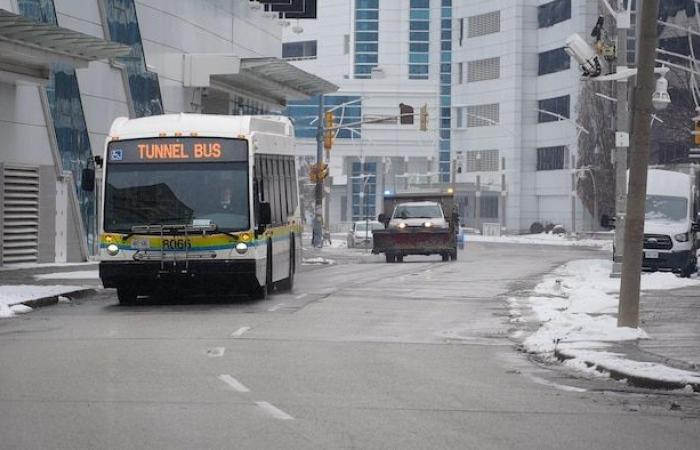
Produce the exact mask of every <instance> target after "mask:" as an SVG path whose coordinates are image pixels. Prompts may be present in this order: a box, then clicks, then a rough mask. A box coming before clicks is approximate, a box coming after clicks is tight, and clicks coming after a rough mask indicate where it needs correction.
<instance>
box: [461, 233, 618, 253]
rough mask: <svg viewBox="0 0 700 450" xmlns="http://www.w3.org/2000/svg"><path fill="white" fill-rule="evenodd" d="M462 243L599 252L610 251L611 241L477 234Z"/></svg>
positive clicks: (543, 234) (555, 236)
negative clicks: (588, 249) (557, 247)
mask: <svg viewBox="0 0 700 450" xmlns="http://www.w3.org/2000/svg"><path fill="white" fill-rule="evenodd" d="M464 242H466V243H469V242H499V243H504V244H530V245H533V244H536V245H559V246H571V247H595V248H600V249H601V250H609V251H612V244H613V243H612V240H602V239H576V238H574V237H569V236H566V235H563V234H552V233H539V234H523V235H504V236H482V235H478V234H465V235H464Z"/></svg>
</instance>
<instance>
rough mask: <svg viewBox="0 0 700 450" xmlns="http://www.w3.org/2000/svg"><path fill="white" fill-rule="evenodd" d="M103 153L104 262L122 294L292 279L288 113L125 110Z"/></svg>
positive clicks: (295, 229) (276, 286)
mask: <svg viewBox="0 0 700 450" xmlns="http://www.w3.org/2000/svg"><path fill="white" fill-rule="evenodd" d="M104 164H105V166H104V176H103V181H102V208H101V217H100V221H99V222H100V246H99V247H100V250H99V259H100V264H99V273H100V278H101V280H102V283H103V284H104V287H105V288H116V290H117V297H118V299H119V302H120V303H122V304H132V303H134V302H135V301H137V299H138V297H139V296H140V295H153V294H155V293H167V292H173V291H178V292H181V291H191V292H210V291H217V292H221V293H233V292H237V293H245V294H248V295H250V296H251V297H253V298H256V299H262V298H265V297H266V296H267V295H268V294H269V293H270V292H272V291H273V290H289V289H291V288H292V286H293V283H294V273H295V271H296V268H297V267H298V266H299V262H300V261H301V231H302V229H301V214H300V205H299V193H298V184H297V176H296V174H297V171H296V167H295V158H294V129H293V126H292V123H291V121H290V120H289V119H288V118H286V117H282V116H217V115H209V114H207V115H200V114H172V115H162V116H152V117H146V118H141V119H132V120H130V119H127V118H118V119H116V120H115V121H114V123H113V125H112V128H111V130H110V134H109V137H108V138H107V140H106V145H105V154H104Z"/></svg>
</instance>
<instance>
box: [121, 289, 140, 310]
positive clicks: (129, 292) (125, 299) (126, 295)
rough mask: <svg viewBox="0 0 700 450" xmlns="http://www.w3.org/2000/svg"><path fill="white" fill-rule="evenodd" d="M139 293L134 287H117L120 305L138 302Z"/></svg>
mask: <svg viewBox="0 0 700 450" xmlns="http://www.w3.org/2000/svg"><path fill="white" fill-rule="evenodd" d="M137 297H138V293H137V292H136V289H134V288H133V287H127V286H120V287H118V288H117V299H119V304H120V305H126V306H128V305H133V304H135V303H136V298H137Z"/></svg>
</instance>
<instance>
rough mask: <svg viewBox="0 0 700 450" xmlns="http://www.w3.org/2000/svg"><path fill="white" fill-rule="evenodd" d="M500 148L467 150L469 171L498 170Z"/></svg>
mask: <svg viewBox="0 0 700 450" xmlns="http://www.w3.org/2000/svg"><path fill="white" fill-rule="evenodd" d="M498 161H499V157H498V150H475V151H469V152H467V172H498Z"/></svg>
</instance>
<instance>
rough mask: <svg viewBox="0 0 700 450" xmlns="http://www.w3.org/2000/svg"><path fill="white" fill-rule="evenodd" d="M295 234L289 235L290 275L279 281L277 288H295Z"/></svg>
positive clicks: (286, 289) (288, 289)
mask: <svg viewBox="0 0 700 450" xmlns="http://www.w3.org/2000/svg"><path fill="white" fill-rule="evenodd" d="M294 242H295V241H294V235H293V234H291V235H290V236H289V276H288V277H287V278H285V279H284V280H280V281H278V282H277V288H278V289H280V290H282V291H291V290H292V288H294V272H295V270H294V269H295V267H294V252H295V251H294Z"/></svg>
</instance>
